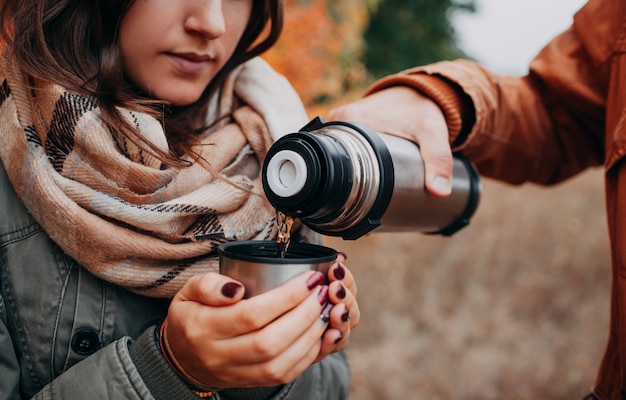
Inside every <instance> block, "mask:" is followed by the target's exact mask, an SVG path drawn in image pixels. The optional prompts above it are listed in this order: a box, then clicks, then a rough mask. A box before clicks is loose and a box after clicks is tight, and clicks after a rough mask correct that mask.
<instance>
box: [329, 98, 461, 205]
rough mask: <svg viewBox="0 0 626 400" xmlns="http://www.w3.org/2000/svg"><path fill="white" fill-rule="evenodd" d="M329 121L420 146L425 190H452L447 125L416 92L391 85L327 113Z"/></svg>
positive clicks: (437, 110) (433, 105) (439, 192)
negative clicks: (343, 122) (364, 128)
mask: <svg viewBox="0 0 626 400" xmlns="http://www.w3.org/2000/svg"><path fill="white" fill-rule="evenodd" d="M328 119H329V121H346V122H354V123H359V124H362V125H364V126H367V127H368V128H370V129H373V130H375V131H378V132H382V133H387V134H390V135H394V136H399V137H403V138H405V139H409V140H411V141H413V142H415V143H417V144H418V145H419V146H420V151H421V154H422V158H423V159H424V165H425V171H426V189H427V190H428V191H429V192H430V193H432V194H433V195H435V196H440V197H444V196H447V195H449V194H450V192H451V190H452V181H451V179H452V165H453V164H452V151H451V149H450V144H449V142H448V126H447V124H446V120H445V117H444V114H443V112H442V111H441V109H440V108H439V106H438V105H437V104H436V103H435V102H433V101H432V100H430V99H429V98H427V97H425V96H423V95H421V94H420V93H419V92H418V91H416V90H414V89H412V88H410V87H406V86H393V87H390V88H388V89H384V90H381V91H380V92H375V93H373V94H371V95H369V96H366V97H363V98H361V99H359V100H357V101H355V102H353V103H350V104H346V105H343V106H341V107H337V108H335V109H333V110H331V111H330V112H329V114H328Z"/></svg>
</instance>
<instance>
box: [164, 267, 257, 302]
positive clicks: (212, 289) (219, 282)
mask: <svg viewBox="0 0 626 400" xmlns="http://www.w3.org/2000/svg"><path fill="white" fill-rule="evenodd" d="M244 291H245V289H244V287H243V285H242V284H241V283H239V282H237V281H235V280H233V279H231V278H229V277H227V276H224V275H220V274H216V273H207V274H203V275H198V276H194V277H193V278H191V279H189V281H188V282H187V284H185V286H184V287H183V288H182V289H181V290H180V291H179V292H178V293H177V294H176V296H175V297H174V299H175V301H192V302H196V303H199V304H203V305H208V306H215V307H219V306H225V305H228V304H233V303H236V302H237V301H239V300H241V299H242V298H243V295H244Z"/></svg>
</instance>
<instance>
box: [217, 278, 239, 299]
mask: <svg viewBox="0 0 626 400" xmlns="http://www.w3.org/2000/svg"><path fill="white" fill-rule="evenodd" d="M242 288H243V286H241V284H239V283H237V282H226V283H225V284H224V286H222V294H223V295H224V296H226V297H228V298H229V299H232V298H233V297H235V296H236V295H237V293H239V291H240V290H241V289H242Z"/></svg>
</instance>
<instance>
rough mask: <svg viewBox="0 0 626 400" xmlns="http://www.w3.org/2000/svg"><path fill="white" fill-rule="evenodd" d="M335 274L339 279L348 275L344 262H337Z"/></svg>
mask: <svg viewBox="0 0 626 400" xmlns="http://www.w3.org/2000/svg"><path fill="white" fill-rule="evenodd" d="M333 275H335V278H337V280H342V279H343V278H345V277H346V269H345V268H344V267H343V265H342V264H337V268H335V269H334V270H333Z"/></svg>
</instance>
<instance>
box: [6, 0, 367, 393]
mask: <svg viewBox="0 0 626 400" xmlns="http://www.w3.org/2000/svg"><path fill="white" fill-rule="evenodd" d="M281 15H282V8H281V4H280V2H279V1H278V0H265V1H256V0H254V1H253V0H178V1H176V2H172V1H170V0H135V1H133V0H127V1H116V2H110V1H89V2H85V1H78V0H67V1H61V2H59V1H52V0H31V1H25V0H3V1H0V20H1V22H0V24H1V26H2V28H3V38H4V45H3V48H2V55H1V58H0V82H1V86H0V143H1V144H0V160H1V161H2V168H0V209H1V211H0V268H1V271H2V275H1V276H2V281H1V285H2V286H1V292H0V293H1V295H2V296H1V297H0V317H1V318H0V321H1V324H0V369H1V371H2V372H0V376H2V378H1V379H0V398H6V399H19V398H31V397H33V396H34V397H35V398H63V399H79V398H80V399H84V398H91V399H98V398H101V399H105V398H107V399H110V398H124V399H133V398H134V399H143V398H158V399H185V398H190V399H192V398H198V397H205V398H206V397H213V398H216V399H246V398H250V399H271V398H281V399H331V398H344V397H345V396H346V393H347V390H348V387H349V369H348V366H347V363H346V360H345V357H344V355H343V354H342V352H341V350H343V349H344V347H345V345H346V343H347V341H348V339H349V336H350V331H351V328H353V327H354V326H356V324H357V323H358V320H359V310H358V305H357V303H356V299H355V295H356V286H355V283H354V280H353V278H352V275H351V274H350V272H349V271H348V270H347V269H346V268H345V266H343V264H342V263H343V261H344V260H345V257H343V256H340V257H338V260H337V263H336V264H335V265H334V266H333V267H332V268H331V269H330V271H329V274H328V277H324V276H322V275H321V274H320V273H308V274H304V275H302V276H299V277H296V278H294V279H293V280H291V281H289V282H288V283H286V284H285V285H283V287H281V288H278V289H276V290H273V291H270V292H267V293H265V294H262V295H258V296H256V297H253V298H251V299H246V300H243V296H244V289H243V287H242V285H241V284H240V283H239V282H236V281H233V280H232V279H229V278H227V277H225V276H221V275H219V274H217V273H216V271H217V256H216V248H217V246H218V245H219V244H220V243H223V242H224V241H229V240H242V239H272V238H274V237H275V235H276V226H275V217H274V210H272V209H271V207H270V206H269V205H268V204H267V202H266V201H265V200H264V198H263V196H262V195H261V194H262V190H261V185H260V179H259V166H260V164H261V162H262V161H263V157H264V154H265V152H266V150H267V148H268V147H269V146H270V145H271V143H272V141H273V140H274V139H275V138H276V137H277V136H278V135H280V134H283V133H288V132H290V131H292V130H293V129H298V128H299V127H300V126H301V125H303V124H304V123H305V122H306V114H305V112H304V110H303V107H302V105H301V103H300V102H299V100H298V98H297V96H296V95H295V93H294V92H293V89H292V88H291V87H290V86H289V85H288V83H287V82H286V81H285V80H284V79H283V78H282V77H281V76H279V75H277V74H276V73H275V72H274V71H273V70H271V68H270V67H269V66H268V65H267V64H265V63H264V62H263V61H262V60H260V59H258V58H256V56H257V55H258V54H260V53H261V52H263V51H264V50H266V49H267V48H269V47H270V46H271V45H272V44H273V43H274V42H275V41H276V39H277V37H278V35H279V32H280V29H281V26H282V18H281ZM266 28H267V30H266ZM265 32H267V34H266V35H264V33H265ZM305 234H306V232H305V231H304V230H302V231H300V232H299V236H300V240H304V239H305ZM324 282H330V284H324ZM327 304H331V305H332V309H331V310H330V313H329V315H328V316H327V315H326V314H325V315H324V316H323V318H320V315H321V313H322V312H323V311H324V312H325V313H328V308H329V306H328V305H327Z"/></svg>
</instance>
